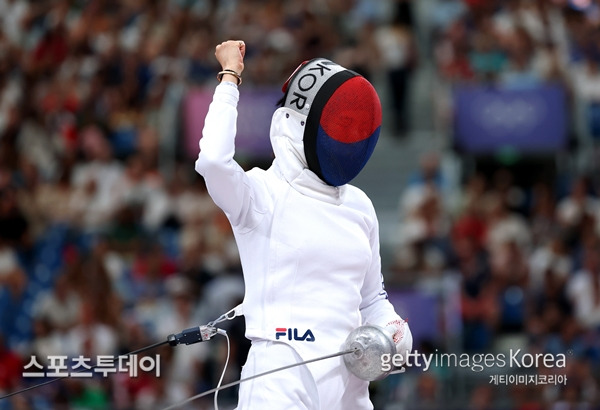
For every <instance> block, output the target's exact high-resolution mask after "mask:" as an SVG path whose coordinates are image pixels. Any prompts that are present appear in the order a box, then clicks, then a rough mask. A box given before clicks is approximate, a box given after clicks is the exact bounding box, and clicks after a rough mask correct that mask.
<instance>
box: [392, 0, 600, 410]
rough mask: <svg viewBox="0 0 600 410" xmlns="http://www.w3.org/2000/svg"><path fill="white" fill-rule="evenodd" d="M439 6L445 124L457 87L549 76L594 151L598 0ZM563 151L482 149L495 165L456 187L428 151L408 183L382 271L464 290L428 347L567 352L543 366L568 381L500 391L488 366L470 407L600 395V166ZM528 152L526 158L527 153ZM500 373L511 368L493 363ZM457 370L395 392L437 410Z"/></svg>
mask: <svg viewBox="0 0 600 410" xmlns="http://www.w3.org/2000/svg"><path fill="white" fill-rule="evenodd" d="M435 3H436V7H435V9H433V10H432V12H431V29H432V36H431V39H432V44H431V53H432V54H431V55H432V57H433V61H434V65H435V70H436V73H437V76H438V78H437V81H438V85H441V86H442V87H441V88H436V98H437V97H439V98H438V99H436V100H434V102H435V103H436V104H437V109H438V112H437V114H438V115H439V117H438V120H440V119H441V120H442V122H441V125H442V127H443V129H444V131H445V132H448V129H449V128H451V124H452V122H451V120H452V115H453V114H452V103H451V96H452V90H453V88H454V87H456V86H459V85H483V86H486V87H490V86H495V87H499V88H502V89H510V90H523V89H532V88H535V87H537V86H540V85H542V84H544V83H549V82H552V83H558V84H561V85H562V86H563V87H564V88H565V89H566V90H567V95H568V96H569V97H568V98H569V100H570V103H571V104H570V105H569V106H570V107H571V108H572V110H573V112H572V113H570V114H573V115H572V123H571V124H570V127H569V132H570V133H575V134H576V136H577V139H579V140H580V141H582V140H585V138H588V140H587V141H588V142H587V143H585V146H586V147H588V148H590V152H588V154H592V152H594V150H596V152H597V149H598V145H597V142H594V138H596V137H598V134H597V133H596V129H595V127H596V126H597V122H595V121H597V114H595V111H594V110H596V109H597V106H598V103H599V102H600V93H598V90H599V89H598V84H600V70H599V69H598V67H599V64H600V5H599V4H598V3H597V2H592V1H572V2H571V1H568V2H567V1H561V0H531V1H526V0H506V1H477V0H465V1H460V0H456V1H453V0H445V1H437V2H435ZM444 89H445V94H444V92H443V91H440V90H444ZM582 107H583V110H582V111H581V113H583V117H582V118H584V119H585V121H584V123H585V125H586V127H585V130H584V135H579V134H578V133H579V132H581V129H579V128H578V127H577V125H576V120H577V118H576V117H577V115H579V114H577V112H578V110H580V109H581V108H582ZM590 136H591V137H592V138H590ZM584 137H585V138H584ZM558 155H559V153H556V155H555V156H554V157H553V156H550V157H548V160H547V161H546V162H543V161H542V162H540V161H538V162H537V163H536V162H533V161H532V163H531V165H530V166H529V167H527V168H523V167H521V168H517V167H511V166H510V164H509V163H510V161H507V162H506V164H504V165H503V164H502V162H503V161H502V160H499V161H498V160H497V159H496V158H493V157H487V161H488V162H489V163H493V162H494V161H496V165H495V166H493V165H489V164H488V166H480V167H477V166H471V167H465V168H466V169H467V170H468V171H467V172H465V173H464V175H462V177H463V182H462V183H460V184H459V186H458V187H457V186H456V185H455V184H454V183H453V180H452V178H449V175H448V174H446V173H444V171H443V169H444V168H443V155H440V154H439V153H437V152H431V153H428V154H426V155H424V156H423V157H422V159H421V164H420V168H419V169H417V170H415V172H414V173H413V175H412V176H411V178H410V179H409V181H408V185H407V187H406V189H405V190H404V191H403V194H402V197H401V201H400V221H401V222H400V229H399V233H398V242H399V244H398V247H397V249H396V252H395V260H394V262H393V272H390V274H389V275H388V279H387V280H388V282H390V283H394V284H396V285H401V286H406V287H411V288H416V289H421V290H422V291H423V292H426V293H432V294H436V295H439V297H440V299H444V298H445V299H446V302H447V300H448V298H449V296H448V289H450V288H451V287H450V286H449V283H452V284H456V287H457V289H458V291H457V295H456V296H457V299H458V303H457V304H456V309H455V312H456V313H457V314H458V315H460V318H461V323H460V328H461V329H460V332H458V333H457V338H458V340H455V342H456V344H454V345H453V344H451V343H450V344H448V342H449V340H448V339H446V340H445V342H446V343H444V342H440V341H428V343H425V344H422V345H421V346H419V348H420V349H421V350H423V351H427V352H431V351H433V349H439V351H440V352H443V351H445V352H448V349H449V348H450V349H452V348H451V347H450V346H460V350H461V351H466V352H472V353H475V352H485V353H487V352H492V353H497V352H501V353H505V352H507V351H508V349H523V351H524V352H530V353H550V354H554V355H556V354H558V353H566V352H568V353H566V354H567V368H566V369H556V368H554V369H547V368H543V367H542V368H540V369H536V370H535V371H536V372H539V373H540V374H541V373H544V372H551V373H552V372H554V373H556V374H565V375H567V378H568V382H567V383H566V385H560V386H550V385H546V386H540V385H537V386H535V385H533V386H532V385H529V386H512V387H510V388H506V389H502V388H498V387H497V386H493V385H490V381H489V378H484V377H481V378H480V380H479V381H473V380H471V382H472V388H471V390H470V391H469V393H467V397H468V400H469V402H468V405H469V406H471V408H491V407H493V404H494V403H495V404H496V405H497V403H502V404H503V405H506V406H507V408H533V409H538V408H556V409H558V408H595V407H596V406H598V404H599V403H600V391H599V387H600V386H599V383H598V382H599V380H600V344H599V343H598V341H599V340H600V196H599V195H600V179H599V178H598V175H600V174H599V173H598V165H597V162H595V163H594V162H593V161H588V162H587V164H584V165H583V166H567V167H562V168H561V167H558V168H557V167H556V164H558V163H559V162H558V160H557V158H558ZM596 155H597V154H596ZM588 159H589V157H588ZM521 160H522V161H523V162H525V163H526V162H527V158H526V157H521ZM596 160H597V158H596ZM479 165H481V162H479ZM444 325H446V326H447V325H448V324H447V323H446V324H440V325H439V326H440V327H443V326H444ZM429 342H433V344H429ZM450 351H455V350H450ZM506 370H511V371H514V370H515V369H499V370H498V371H499V372H500V374H503V373H507V372H506ZM452 377H456V374H455V373H454V374H452V373H445V374H444V373H440V372H438V373H437V374H436V372H434V373H429V374H427V375H425V374H423V375H420V376H418V377H415V379H414V380H415V381H414V383H413V384H410V385H409V386H410V387H408V388H403V387H402V386H400V387H398V388H396V390H395V391H396V394H397V395H399V396H397V397H401V398H402V399H403V400H406V401H405V402H411V403H421V404H419V405H416V404H415V406H416V407H419V408H440V406H441V403H443V400H444V399H445V398H447V397H448V391H447V387H446V386H447V385H448V384H451V383H452ZM420 406H422V407H420ZM577 406H580V407H577Z"/></svg>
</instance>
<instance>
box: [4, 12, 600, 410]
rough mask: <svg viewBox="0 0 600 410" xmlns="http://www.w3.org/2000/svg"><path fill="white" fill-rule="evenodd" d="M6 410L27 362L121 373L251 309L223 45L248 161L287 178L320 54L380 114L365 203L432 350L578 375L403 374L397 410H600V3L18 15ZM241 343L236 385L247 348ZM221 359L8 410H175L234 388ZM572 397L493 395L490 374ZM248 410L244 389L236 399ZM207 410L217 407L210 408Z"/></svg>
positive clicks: (184, 361) (418, 332) (391, 275)
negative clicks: (530, 356) (155, 346)
mask: <svg viewBox="0 0 600 410" xmlns="http://www.w3.org/2000/svg"><path fill="white" fill-rule="evenodd" d="M0 21H1V25H0V284H1V288H0V394H7V393H9V392H11V391H15V390H17V389H19V388H24V387H27V386H30V385H33V384H35V383H38V382H40V381H41V380H44V379H32V378H23V377H22V373H23V366H25V365H26V364H28V363H30V361H31V357H32V356H35V357H37V358H38V362H39V363H40V364H42V365H44V366H47V365H48V356H51V355H64V356H68V357H76V356H79V355H84V356H86V357H90V358H94V357H96V356H98V355H105V354H119V353H121V354H122V353H125V352H128V351H132V350H134V349H137V348H140V347H142V346H145V345H147V344H150V343H152V342H155V341H160V340H164V338H165V337H166V335H168V334H169V333H173V332H177V331H180V330H182V329H184V328H187V327H191V326H194V325H198V324H203V323H206V322H208V321H209V320H211V319H214V318H216V317H217V316H219V315H220V314H221V313H223V312H225V311H227V310H229V309H230V308H231V307H233V306H235V305H236V304H237V303H238V302H239V301H240V300H241V298H242V296H243V282H242V277H241V270H240V266H239V260H238V255H237V251H236V247H235V243H234V240H233V237H232V235H231V231H230V229H229V226H228V223H227V220H226V219H225V218H224V216H223V214H222V213H221V212H220V211H219V210H218V209H216V208H215V206H214V205H213V203H212V201H211V199H210V198H209V197H208V196H207V193H206V190H205V186H204V184H203V181H202V179H201V178H200V177H199V176H198V175H196V174H195V173H194V170H193V161H194V159H195V157H196V155H197V150H198V148H197V141H198V138H199V135H200V131H201V128H202V122H203V117H204V115H205V112H206V107H207V104H208V103H209V101H210V98H211V94H212V90H213V89H214V86H215V85H216V79H215V73H216V72H217V71H218V68H219V67H217V65H216V61H215V59H214V46H215V45H216V44H217V43H219V42H221V41H223V40H226V39H231V38H233V39H243V40H245V42H246V44H247V50H248V51H247V56H246V69H245V71H244V84H243V85H242V87H241V93H242V97H241V98H242V100H241V102H240V127H239V128H240V135H239V139H238V142H239V150H238V155H237V158H238V160H239V161H240V162H241V163H243V164H244V165H245V166H247V167H252V166H261V167H265V166H268V163H269V162H270V159H271V152H270V149H269V145H268V138H267V136H268V122H269V119H270V115H271V113H272V112H273V110H274V108H275V107H274V104H275V102H276V101H277V99H278V98H279V94H280V91H279V89H280V86H281V84H282V83H283V81H284V80H285V79H286V78H287V76H288V75H289V73H290V72H291V71H292V70H293V69H294V68H295V67H296V66H297V64H298V63H299V62H301V61H303V60H305V59H308V58H312V57H316V56H323V57H328V58H331V59H333V60H335V61H336V62H338V63H340V64H342V65H344V66H346V67H349V68H352V69H354V70H356V71H358V72H360V73H362V74H363V75H365V76H366V77H367V78H368V79H370V80H371V81H372V82H373V83H374V84H375V86H376V88H377V90H378V92H379V93H380V96H381V99H382V102H383V106H384V128H383V131H382V136H381V138H380V141H379V144H378V146H377V148H376V150H375V153H374V156H373V158H372V159H371V161H370V163H369V164H368V166H367V167H366V168H365V170H364V171H363V173H362V174H361V175H360V176H359V177H358V178H357V179H356V180H355V181H354V183H355V184H356V185H358V186H360V187H361V188H363V189H364V190H365V191H366V192H367V194H369V196H370V197H371V198H372V200H373V202H374V204H375V207H376V209H377V212H378V215H379V219H380V224H381V242H382V250H381V251H382V258H383V266H384V275H385V277H386V285H387V288H388V290H389V294H390V298H391V299H392V301H393V302H394V303H395V304H396V306H397V308H398V310H399V312H401V313H402V315H403V316H406V317H408V320H409V322H410V323H411V326H412V328H413V329H414V330H413V332H414V334H415V348H416V349H418V350H419V351H420V352H425V353H429V352H431V353H436V352H437V354H440V353H442V352H447V353H448V352H449V353H467V354H477V353H482V352H483V353H488V352H489V353H505V352H507V351H508V349H511V348H512V349H519V348H520V349H523V351H524V352H530V353H539V352H544V353H552V354H558V353H565V352H568V356H567V367H566V368H564V369H556V368H554V369H548V368H531V369H509V368H504V369H488V370H486V371H483V372H480V373H477V372H473V371H471V370H470V369H461V368H457V367H449V366H446V367H438V368H435V369H430V370H429V371H427V372H423V371H421V370H420V369H409V371H407V372H406V373H405V374H403V375H394V376H390V377H388V378H387V379H385V380H383V381H380V382H377V383H372V393H373V394H372V400H373V402H374V404H375V407H376V408H377V409H438V408H439V409H442V408H455V409H467V408H468V409H493V408H513V409H574V408H577V409H587V408H597V407H598V406H600V399H599V391H598V387H599V386H598V380H599V378H598V373H599V370H600V368H599V365H600V342H599V341H600V338H599V329H600V236H599V235H600V200H599V198H598V194H599V192H600V150H599V149H598V147H599V145H598V141H599V138H600V68H599V63H600V35H599V33H600V32H599V28H600V7H599V5H598V2H597V1H595V0H594V1H592V0H505V1H500V0H418V1H417V0H413V1H410V0H395V1H394V0H385V1H377V0H355V1H344V0H324V1H315V0H297V1H282V0H279V1H278V0H244V1H242V0H238V1H236V0H222V1H217V0H122V1H118V0H36V1H26V0H0ZM243 327H244V325H243V321H242V320H241V319H236V320H234V321H232V322H229V323H228V324H227V329H228V332H229V334H230V335H231V338H232V360H231V361H230V363H229V367H228V370H227V374H226V376H225V382H229V381H233V380H236V379H238V378H239V375H240V369H241V366H242V365H243V363H244V359H245V353H246V351H247V348H248V343H247V341H246V340H245V339H244V337H243V332H244V329H243ZM225 353H226V347H225V342H224V339H222V338H216V339H213V341H211V342H209V343H204V344H198V345H194V346H188V347H186V346H183V347H179V348H176V349H170V348H164V349H159V350H157V351H154V352H149V354H150V355H152V356H153V355H155V354H160V358H161V359H160V360H161V377H158V378H157V377H154V376H153V373H148V374H144V373H141V374H140V376H139V377H137V378H130V377H128V375H127V374H115V375H112V376H109V377H106V378H104V377H94V378H82V379H69V380H65V381H61V382H58V383H54V384H51V385H48V386H45V387H43V388H40V389H37V390H33V391H30V392H28V393H26V394H22V395H18V396H14V397H12V398H11V399H9V400H3V401H0V409H29V408H31V409H54V408H72V409H104V408H113V409H131V408H136V409H137V408H139V409H151V408H162V407H164V406H166V405H168V404H171V403H174V402H178V401H180V400H183V399H185V398H187V397H189V396H191V395H194V394H196V393H198V392H202V391H204V390H207V389H209V388H211V387H214V386H215V385H216V382H217V380H218V377H219V375H220V372H221V370H222V367H223V364H224V360H225ZM525 370H526V371H528V372H529V373H530V374H531V373H539V374H544V375H549V374H553V373H556V374H563V375H566V376H567V379H568V382H567V383H566V384H558V385H555V384H545V385H541V384H540V385H534V384H528V385H494V384H491V383H490V378H489V376H490V375H492V374H511V373H513V372H517V371H525ZM219 397H220V403H222V408H232V407H233V406H234V403H235V399H236V389H235V388H232V389H228V390H225V391H223V392H221V394H220V396H219ZM192 408H203V409H210V408H212V397H208V398H207V399H206V400H204V401H202V400H199V401H197V402H195V403H194V404H193V407H192Z"/></svg>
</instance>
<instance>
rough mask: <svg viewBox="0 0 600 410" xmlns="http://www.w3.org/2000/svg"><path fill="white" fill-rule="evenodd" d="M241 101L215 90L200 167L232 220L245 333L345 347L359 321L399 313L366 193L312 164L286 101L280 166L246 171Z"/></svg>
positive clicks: (277, 145) (314, 349)
mask: <svg viewBox="0 0 600 410" xmlns="http://www.w3.org/2000/svg"><path fill="white" fill-rule="evenodd" d="M238 99H239V92H238V90H237V87H235V85H234V84H233V83H226V82H223V83H222V84H220V85H218V86H217V87H216V90H215V93H214V97H213V101H212V103H211V104H210V107H209V111H208V114H207V116H206V120H205V126H204V130H203V138H202V139H201V140H200V154H199V156H198V159H197V161H196V167H195V168H196V171H197V172H198V173H200V174H201V175H203V176H204V178H205V180H206V184H207V187H208V191H209V193H210V195H211V197H212V198H213V200H214V201H215V203H216V204H217V205H218V206H219V207H220V208H221V209H222V210H223V211H224V212H225V214H226V215H227V217H228V218H229V221H230V222H231V225H232V227H233V232H234V235H235V238H236V241H237V245H238V249H239V253H240V258H241V263H242V268H243V274H244V281H245V286H246V293H245V298H244V302H243V311H244V316H245V320H246V337H248V338H249V339H251V340H258V339H263V340H272V341H280V342H285V343H287V344H289V345H290V346H292V347H293V348H294V349H295V350H296V351H297V352H298V354H299V355H300V356H301V357H302V358H303V359H305V360H306V359H311V358H314V357H317V356H320V355H325V354H330V353H334V352H337V351H339V350H340V347H341V346H342V344H343V343H344V341H345V340H346V337H347V336H348V334H349V333H350V332H351V331H352V330H353V329H355V328H356V327H358V326H360V325H362V324H366V323H371V324H378V325H380V326H385V325H386V324H387V323H388V322H391V321H393V320H400V317H399V316H398V315H397V314H396V312H395V311H394V308H393V306H392V304H391V303H390V302H389V301H388V299H387V294H386V292H385V290H384V286H383V276H382V274H381V261H380V256H379V232H378V230H379V227H378V222H377V217H376V215H375V210H374V208H373V205H372V203H371V201H370V200H369V198H368V197H367V196H366V194H364V193H363V192H362V191H361V190H360V189H358V188H356V187H354V186H351V185H348V184H346V185H343V186H340V187H333V186H330V185H327V184H326V183H325V182H323V181H322V180H321V179H319V178H318V177H317V176H316V174H314V173H313V172H312V171H310V170H309V169H308V168H307V166H306V160H305V159H304V151H303V149H302V136H303V132H304V122H305V120H306V117H305V116H303V115H301V114H299V113H297V112H295V111H293V110H290V109H287V108H279V109H277V110H276V111H275V113H274V114H273V119H272V123H271V130H270V134H271V135H270V137H271V143H272V145H273V150H274V152H275V160H274V161H273V164H272V165H271V167H270V168H269V169H268V170H262V169H252V170H250V171H247V172H245V171H244V170H243V169H242V168H241V167H240V165H239V164H238V163H237V162H236V161H235V160H234V159H233V156H234V151H235V149H234V142H235V135H236V121H237V103H238ZM411 343H412V338H411Z"/></svg>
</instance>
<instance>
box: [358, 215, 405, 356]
mask: <svg viewBox="0 0 600 410" xmlns="http://www.w3.org/2000/svg"><path fill="white" fill-rule="evenodd" d="M372 215H373V219H372V221H373V223H372V228H371V235H370V238H369V241H370V243H371V255H372V256H371V257H372V260H371V266H370V268H369V271H368V272H367V274H366V276H365V280H364V282H363V286H362V288H361V296H362V302H361V305H360V312H361V315H362V319H363V324H373V325H378V326H381V327H383V328H385V329H386V330H388V331H389V332H390V336H391V337H392V338H393V340H394V342H395V343H396V348H397V350H398V352H399V353H404V352H405V351H408V352H410V351H411V350H412V334H411V332H410V328H409V326H408V323H407V322H406V321H405V320H403V319H402V318H401V317H400V316H399V315H398V314H397V313H396V311H395V310H394V306H393V305H392V304H391V302H390V301H389V299H388V294H387V292H386V291H385V285H384V280H383V274H382V273H381V257H380V253H379V223H378V221H377V216H376V215H375V211H374V210H373V212H372Z"/></svg>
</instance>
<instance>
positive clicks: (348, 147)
mask: <svg viewBox="0 0 600 410" xmlns="http://www.w3.org/2000/svg"><path fill="white" fill-rule="evenodd" d="M282 90H283V92H284V93H285V95H284V97H283V100H282V106H283V107H287V108H290V109H293V110H295V111H297V112H299V113H301V114H303V115H306V116H307V119H306V126H305V128H304V136H303V143H304V153H305V156H306V162H307V163H308V168H309V169H310V170H311V171H313V172H314V173H315V174H317V175H318V176H319V178H321V179H322V180H323V181H325V182H326V183H327V184H329V185H333V186H340V185H344V184H346V183H348V182H350V181H351V180H352V179H353V178H354V177H356V176H357V175H358V173H359V172H360V171H361V170H362V169H363V167H364V166H365V165H366V163H367V161H368V160H369V158H370V157H371V154H372V153H373V150H374V149H375V145H376V144H377V139H378V138H379V131H380V129H381V103H380V101H379V97H378V96H377V92H376V91H375V89H374V88H373V86H372V85H371V84H370V83H369V82H368V81H367V80H366V79H365V78H364V77H362V76H361V75H359V74H357V73H355V72H353V71H351V70H348V69H346V68H344V67H342V66H340V65H338V64H336V63H334V62H332V61H329V60H326V59H324V58H316V59H313V60H309V61H305V62H304V63H302V64H301V65H300V66H299V67H298V68H297V69H296V71H294V73H293V74H292V75H291V76H290V78H289V79H288V80H287V81H286V82H285V84H284V85H283V88H282Z"/></svg>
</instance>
